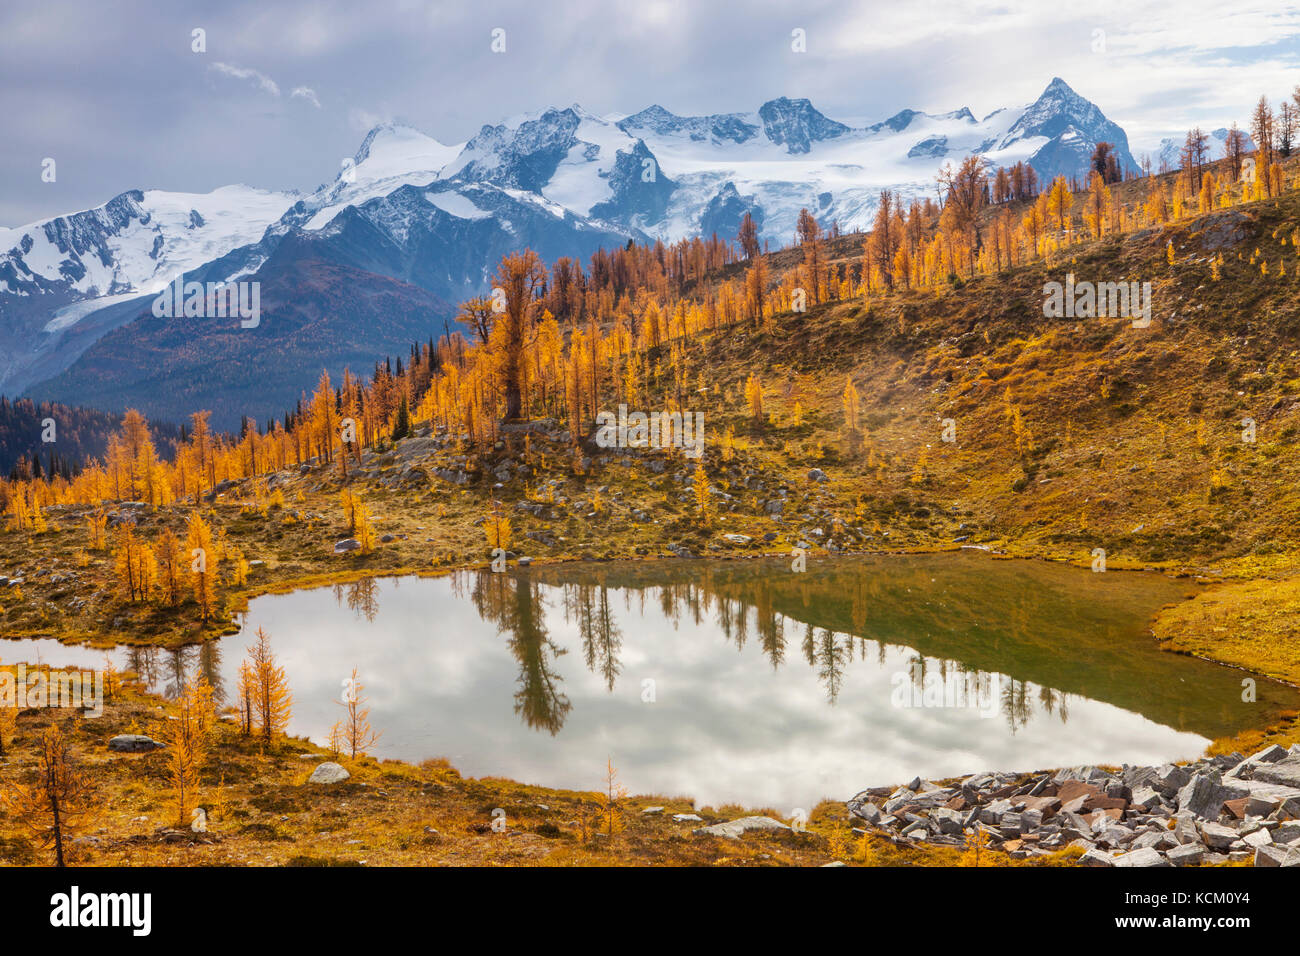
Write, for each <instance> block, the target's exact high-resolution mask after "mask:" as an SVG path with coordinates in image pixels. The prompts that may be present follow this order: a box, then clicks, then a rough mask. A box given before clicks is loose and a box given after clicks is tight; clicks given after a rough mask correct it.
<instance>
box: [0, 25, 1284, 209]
mask: <svg viewBox="0 0 1300 956" xmlns="http://www.w3.org/2000/svg"><path fill="white" fill-rule="evenodd" d="M1067 6H1068V7H1069V9H1068V10H1067V9H1063V8H1064V7H1067ZM213 8H216V9H213ZM199 28H201V29H202V30H204V31H205V35H206V48H207V49H206V52H202V53H197V52H194V51H193V50H192V45H193V41H192V39H191V38H192V33H193V31H194V30H195V29H199ZM496 29H501V30H504V31H505V34H504V38H505V52H503V53H494V52H493V51H492V43H493V31H494V30H496ZM795 29H800V30H803V31H804V34H805V36H806V52H803V53H796V52H794V51H793V50H792V49H791V46H792V41H791V36H792V31H793V30H795ZM1058 75H1059V76H1061V77H1062V78H1064V79H1065V80H1066V81H1067V82H1068V83H1069V84H1070V85H1071V86H1072V87H1074V89H1075V90H1076V91H1077V92H1079V93H1080V94H1082V95H1084V96H1086V97H1088V98H1089V99H1091V100H1092V101H1093V102H1095V103H1096V104H1097V105H1098V106H1099V107H1100V108H1101V109H1102V111H1103V112H1105V113H1106V114H1107V116H1109V117H1110V118H1111V119H1113V120H1115V121H1116V122H1118V123H1119V124H1120V125H1121V126H1123V127H1124V128H1125V130H1126V131H1127V132H1128V135H1129V140H1130V145H1131V147H1132V151H1133V153H1134V155H1135V156H1138V157H1139V158H1140V157H1141V155H1142V153H1143V152H1146V151H1153V150H1154V147H1155V145H1156V144H1157V143H1158V142H1159V140H1160V139H1161V138H1162V137H1164V136H1174V135H1181V134H1182V133H1183V131H1185V130H1186V129H1187V127H1188V126H1191V125H1194V124H1199V125H1201V126H1204V127H1207V128H1214V127H1218V126H1226V125H1227V124H1229V123H1230V122H1232V121H1233V120H1236V121H1238V122H1239V123H1241V124H1242V125H1245V122H1246V119H1247V117H1248V115H1249V111H1250V108H1251V106H1252V105H1253V103H1254V101H1255V100H1256V99H1257V98H1258V97H1259V95H1260V94H1261V93H1264V94H1267V95H1268V96H1269V99H1270V101H1271V102H1274V103H1276V102H1277V100H1278V99H1279V98H1280V97H1281V96H1283V95H1289V93H1290V92H1291V90H1292V89H1293V88H1294V87H1295V86H1296V85H1297V83H1300V6H1298V5H1297V4H1294V3H1285V2H1281V0H1274V2H1271V3H1270V2H1265V3H1252V2H1249V0H1241V2H1233V3H1223V2H1222V0H1181V2H1176V3H1170V2H1157V0H1123V2H1114V3H1091V4H1090V3H1070V4H1062V3H1059V2H1023V0H1001V2H984V0H968V2H964V3H961V2H941V0H920V2H908V3H898V2H895V0H891V2H875V0H871V2H857V3H848V2H818V0H798V2H745V0H740V2H728V3H717V2H707V0H692V2H684V0H683V2H678V0H561V2H551V3H540V2H536V0H527V2H525V0H473V2H457V3H449V2H439V0H347V2H343V0H311V2H308V0H277V2H275V3H273V4H272V3H266V2H263V0H231V2H225V3H222V4H220V5H217V4H213V3H206V4H205V3H193V2H185V0H168V2H152V3H146V2H133V0H118V2H114V3H104V2H102V0H40V2H35V3H9V4H5V5H4V7H3V8H2V9H0V123H2V124H3V126H2V127H0V128H2V129H3V137H2V139H3V143H4V146H3V149H0V226H15V225H20V224H25V223H28V222H31V221H33V220H37V219H41V218H44V217H47V216H51V215H57V214H60V213H65V212H74V211H77V210H80V209H85V208H90V207H93V206H96V205H99V204H101V203H103V202H105V201H106V200H108V199H109V198H111V197H112V196H114V195H116V194H118V193H120V192H122V191H123V190H125V189H130V188H161V189H176V190H186V191H206V190H208V189H212V188H215V187H217V186H220V185H224V184H227V183H232V182H245V183H249V184H251V185H256V186H264V187H268V188H275V189H292V188H297V189H301V190H304V191H306V190H310V189H312V188H314V187H315V186H317V185H319V184H320V183H322V182H325V181H327V180H329V179H332V178H333V177H334V175H335V174H336V172H337V171H338V168H339V161H340V159H342V158H343V157H345V156H350V155H352V154H353V153H354V152H355V151H356V148H357V146H358V145H359V143H360V141H361V139H362V137H363V136H364V134H365V132H366V130H367V129H369V128H370V127H371V126H373V125H375V124H376V123H379V122H383V121H401V122H406V123H410V124H411V125H414V126H417V127H419V128H421V129H423V130H425V131H426V132H428V133H429V134H431V135H433V136H435V137H436V138H438V139H440V140H442V141H443V142H446V143H459V142H462V141H463V140H465V139H467V138H468V137H470V136H472V135H473V134H474V133H475V132H476V131H477V130H478V128H479V127H480V126H482V125H483V124H485V123H495V122H499V121H500V120H501V119H504V118H505V117H508V116H511V115H514V114H517V113H521V112H526V111H531V110H535V109H539V108H542V107H545V106H552V105H554V106H567V105H570V104H572V103H580V104H582V105H583V106H584V107H586V108H587V109H588V110H590V111H592V112H594V113H598V114H606V113H631V112H635V111H637V110H639V109H642V108H644V107H645V106H648V105H650V104H651V103H659V104H660V105H662V106H664V107H666V108H667V109H669V110H672V111H673V112H676V113H683V114H692V113H712V112H733V111H752V110H755V109H757V107H758V106H759V105H760V104H761V103H763V102H764V101H765V100H768V99H771V98H773V97H776V96H782V95H785V96H792V97H793V96H806V97H808V98H810V99H811V100H812V102H813V104H814V105H815V106H817V107H818V108H819V109H820V110H821V111H822V112H824V113H826V114H827V115H828V116H830V117H832V118H834V119H838V120H841V121H843V122H849V123H852V124H855V125H857V124H860V123H865V122H874V121H876V120H879V119H883V118H885V117H887V116H890V115H892V114H893V113H895V112H897V111H898V110H900V109H903V108H905V107H911V108H914V109H922V110H926V111H930V112H937V111H947V110H951V109H956V108H958V107H960V106H969V107H970V108H971V110H972V111H973V112H974V113H975V114H977V115H978V116H983V115H985V114H986V113H989V112H991V111H993V110H994V109H997V108H999V107H1003V106H1016V105H1023V104H1025V103H1028V102H1030V101H1032V100H1033V99H1034V98H1035V97H1037V95H1038V94H1039V93H1040V92H1041V91H1042V89H1043V87H1044V86H1046V84H1047V83H1048V81H1050V80H1051V78H1052V77H1053V76H1058ZM46 157H50V158H53V159H55V161H56V163H57V167H56V168H57V178H56V181H55V182H53V183H46V182H42V180H41V164H42V160H43V159H45V158H46Z"/></svg>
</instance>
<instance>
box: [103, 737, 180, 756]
mask: <svg viewBox="0 0 1300 956" xmlns="http://www.w3.org/2000/svg"><path fill="white" fill-rule="evenodd" d="M165 746H166V744H161V743H159V742H158V741H156V740H154V739H153V738H151V737H146V736H144V735H143V734H119V735H118V736H116V737H113V738H112V739H111V740H109V742H108V749H109V750H112V751H114V752H115V753H120V754H147V753H149V752H150V751H153V750H161V749H162V748H163V747H165Z"/></svg>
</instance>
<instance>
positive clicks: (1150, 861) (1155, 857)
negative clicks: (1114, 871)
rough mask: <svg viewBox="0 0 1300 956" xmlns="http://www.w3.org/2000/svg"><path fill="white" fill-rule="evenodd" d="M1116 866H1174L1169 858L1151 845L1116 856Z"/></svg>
mask: <svg viewBox="0 0 1300 956" xmlns="http://www.w3.org/2000/svg"><path fill="white" fill-rule="evenodd" d="M1115 865H1116V866H1140V867H1149V866H1173V864H1172V863H1170V862H1169V861H1168V860H1166V859H1165V858H1164V857H1163V856H1161V855H1160V854H1159V852H1157V851H1156V850H1153V849H1151V847H1143V848H1142V849H1141V850H1133V851H1132V852H1130V853H1124V854H1121V855H1120V856H1117V857H1116V858H1115Z"/></svg>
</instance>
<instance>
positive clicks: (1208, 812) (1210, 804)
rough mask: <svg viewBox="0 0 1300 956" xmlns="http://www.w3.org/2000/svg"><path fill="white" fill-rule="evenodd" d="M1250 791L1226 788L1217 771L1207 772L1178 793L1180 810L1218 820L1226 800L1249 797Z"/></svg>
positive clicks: (1192, 780) (1239, 788) (1233, 787)
mask: <svg viewBox="0 0 1300 956" xmlns="http://www.w3.org/2000/svg"><path fill="white" fill-rule="evenodd" d="M1249 794H1250V791H1249V790H1247V789H1245V788H1241V787H1236V786H1232V787H1225V786H1224V785H1223V782H1222V779H1221V777H1220V776H1219V773H1218V772H1217V771H1213V770H1205V771H1201V772H1199V773H1197V774H1196V775H1195V776H1193V777H1192V779H1191V780H1189V781H1188V782H1187V785H1186V786H1185V787H1183V788H1182V789H1181V790H1179V791H1178V809H1179V810H1186V811H1188V812H1190V813H1192V814H1194V815H1195V816H1198V817H1201V818H1203V819H1207V820H1214V819H1217V818H1218V816H1219V810H1220V809H1222V807H1223V803H1224V801H1225V800H1232V799H1235V798H1237V797H1245V796H1249Z"/></svg>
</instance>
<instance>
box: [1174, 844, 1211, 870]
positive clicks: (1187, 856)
mask: <svg viewBox="0 0 1300 956" xmlns="http://www.w3.org/2000/svg"><path fill="white" fill-rule="evenodd" d="M1204 858H1205V847H1203V846H1202V845H1201V844H1199V843H1183V844H1180V845H1178V846H1176V847H1172V848H1171V849H1169V850H1166V851H1165V859H1167V860H1168V861H1169V862H1170V863H1172V864H1173V865H1174V866H1196V865H1197V864H1198V863H1200V862H1201V860H1203V859H1204Z"/></svg>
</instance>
